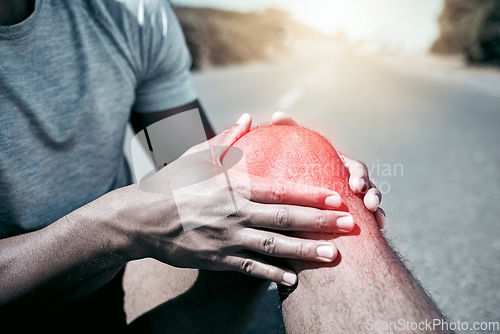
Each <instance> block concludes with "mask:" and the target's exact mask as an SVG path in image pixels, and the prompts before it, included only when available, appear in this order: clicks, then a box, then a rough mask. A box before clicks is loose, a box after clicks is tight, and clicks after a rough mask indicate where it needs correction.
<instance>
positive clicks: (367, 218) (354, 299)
mask: <svg viewBox="0 0 500 334" xmlns="http://www.w3.org/2000/svg"><path fill="white" fill-rule="evenodd" d="M342 196H343V198H344V200H345V199H347V201H346V202H347V205H348V206H349V211H351V212H352V213H353V216H354V220H355V222H356V224H357V225H358V226H359V230H358V232H359V235H352V236H343V237H339V238H336V240H335V244H336V246H337V247H338V250H339V254H340V255H339V257H338V258H337V260H336V261H335V262H334V263H332V264H331V265H328V266H325V265H322V266H321V267H318V266H317V265H314V264H311V263H305V262H299V261H294V262H292V263H291V265H292V266H293V268H294V269H295V270H296V271H297V272H299V275H298V277H299V280H298V281H299V283H298V285H297V286H296V288H295V289H294V290H292V289H289V290H285V289H283V288H281V289H280V295H281V298H282V306H283V318H284V321H285V327H286V329H287V333H289V334H293V333H305V332H308V333H365V332H374V331H375V332H377V331H376V330H375V328H379V329H384V330H383V331H382V332H384V333H391V332H405V331H406V332H415V331H414V330H413V331H412V330H411V327H409V326H410V325H411V326H414V324H415V323H422V325H421V326H424V324H425V322H426V320H427V323H429V322H430V323H432V322H433V321H435V320H434V319H436V321H437V319H440V321H442V320H443V316H442V315H441V314H440V312H439V310H438V309H437V307H436V306H435V305H434V303H433V302H432V300H430V298H429V297H428V296H427V295H426V293H425V292H424V291H423V289H422V288H421V287H420V285H419V284H418V282H417V281H416V280H415V279H414V278H413V276H412V275H411V274H410V273H409V272H408V270H407V269H406V268H405V266H404V265H403V264H402V263H401V261H400V260H399V259H398V257H397V256H396V255H395V254H394V252H393V251H392V250H391V248H390V247H389V246H388V244H387V242H386V241H385V239H384V238H383V237H382V235H381V233H380V232H379V231H378V228H377V227H376V226H377V225H376V222H375V220H374V219H373V215H372V214H371V213H369V212H367V210H366V209H364V205H363V202H362V201H361V200H360V199H359V198H357V197H354V196H353V195H351V196H348V195H347V194H342ZM321 237H322V238H323V239H325V238H328V236H326V235H323V236H321ZM330 238H331V236H330ZM400 319H402V320H400ZM401 321H403V322H404V324H402V323H401ZM406 321H409V322H413V323H414V324H410V325H407V324H406ZM390 322H393V324H390ZM396 325H397V326H403V327H397V326H396ZM375 326H377V327H375ZM387 326H392V327H387ZM420 328H421V330H419V331H418V332H419V333H426V332H429V333H431V332H432V333H436V332H438V333H439V332H441V331H440V329H441V327H435V328H434V327H432V328H429V327H427V328H425V327H420ZM443 332H445V331H443Z"/></svg>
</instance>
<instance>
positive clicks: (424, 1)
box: [172, 0, 444, 52]
mask: <svg viewBox="0 0 500 334" xmlns="http://www.w3.org/2000/svg"><path fill="white" fill-rule="evenodd" d="M443 2H444V0H172V3H174V4H175V5H185V6H206V7H215V8H222V9H228V10H238V11H243V12H248V11H256V10H263V9H266V8H277V9H281V10H284V11H287V12H289V13H290V14H291V15H292V17H293V18H294V19H296V20H298V21H300V22H303V23H306V24H308V25H310V26H313V27H315V28H317V29H318V30H321V31H323V32H326V33H330V34H335V33H338V32H341V31H342V32H343V33H345V35H346V36H347V37H348V39H349V40H350V41H352V42H357V41H360V40H365V41H370V42H372V43H374V44H377V45H385V46H386V47H389V48H391V49H395V50H400V51H408V52H425V51H427V50H428V48H429V47H430V46H431V44H432V42H433V41H434V40H435V39H436V38H437V37H438V36H439V26H438V23H437V17H438V16H439V14H440V12H441V10H442V8H443Z"/></svg>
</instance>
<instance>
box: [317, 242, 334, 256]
mask: <svg viewBox="0 0 500 334" xmlns="http://www.w3.org/2000/svg"><path fill="white" fill-rule="evenodd" d="M316 254H318V256H319V257H322V258H325V259H332V258H333V254H334V251H333V246H331V245H323V246H319V247H318V248H316Z"/></svg>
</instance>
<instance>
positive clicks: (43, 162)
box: [0, 0, 196, 238]
mask: <svg viewBox="0 0 500 334" xmlns="http://www.w3.org/2000/svg"><path fill="white" fill-rule="evenodd" d="M190 63H191V59H190V57H189V53H188V50H187V48H186V45H185V41H184V37H183V35H182V32H181V29H180V27H179V23H178V21H177V19H176V18H175V15H174V14H173V11H172V8H171V7H170V5H169V4H168V1H167V0H163V1H162V0H121V1H118V0H76V1H74V0H71V1H67V0H37V1H36V4H35V11H34V12H33V13H32V14H31V15H30V16H29V17H28V18H27V19H26V20H24V21H23V22H21V23H19V24H16V25H12V26H0V238H3V237H8V236H12V235H16V234H20V233H24V232H28V231H32V230H35V229H39V228H42V227H44V226H46V225H48V224H50V223H52V222H54V221H55V220H57V219H59V218H60V217H62V216H64V215H66V214H68V213H69V212H71V211H73V210H75V209H77V208H78V207H81V206H82V205H84V204H86V203H88V202H90V201H92V200H94V199H96V198H97V197H99V196H101V195H103V194H105V193H106V192H108V191H110V190H112V189H115V188H117V187H120V186H124V185H126V184H128V183H129V182H130V172H129V170H128V167H127V163H126V161H125V158H124V155H123V152H122V143H123V138H124V133H125V128H126V124H127V122H128V120H129V115H130V111H131V109H134V110H136V111H138V112H153V111H160V110H164V109H169V108H173V107H176V106H180V105H183V104H186V103H188V102H191V101H193V100H195V99H196V94H195V92H194V90H193V88H192V86H191V83H190V78H189V67H190Z"/></svg>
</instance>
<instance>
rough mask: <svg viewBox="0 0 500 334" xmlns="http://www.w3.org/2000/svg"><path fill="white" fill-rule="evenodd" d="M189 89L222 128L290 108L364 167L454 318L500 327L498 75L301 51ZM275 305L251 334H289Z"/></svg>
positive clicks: (220, 72) (417, 267) (222, 72)
mask: <svg viewBox="0 0 500 334" xmlns="http://www.w3.org/2000/svg"><path fill="white" fill-rule="evenodd" d="M193 80H194V84H195V86H196V88H197V90H198V92H199V95H200V100H201V101H202V103H203V105H204V107H205V109H206V110H207V111H208V113H209V117H210V119H211V121H212V123H213V125H214V126H215V127H216V129H217V130H222V129H223V128H225V127H227V126H229V125H231V124H233V123H234V122H235V121H236V120H237V119H238V117H239V115H240V114H241V113H243V112H249V113H250V114H251V115H252V116H253V118H254V120H255V123H260V122H264V121H269V120H270V116H271V113H272V112H273V111H274V110H278V109H281V110H286V111H287V112H288V113H289V114H291V115H292V116H293V117H294V118H295V119H296V120H297V121H298V122H300V123H302V124H304V125H306V126H308V127H310V128H313V129H315V130H317V131H319V132H320V133H322V134H323V135H326V136H327V137H328V138H330V139H331V140H333V141H334V142H335V143H336V146H337V149H338V150H340V151H342V152H344V153H346V154H348V155H350V156H352V157H355V158H358V159H360V160H362V161H364V162H366V163H367V165H368V167H369V168H370V170H371V175H372V177H373V178H374V180H375V181H376V184H377V185H378V186H379V188H380V189H381V190H382V192H383V193H384V200H383V207H384V209H385V210H386V211H387V214H388V223H387V228H386V231H387V236H388V238H389V239H391V240H392V243H393V244H394V245H395V246H396V248H397V249H398V251H399V252H400V253H401V254H402V256H403V257H404V258H405V259H407V260H408V261H409V267H410V268H411V270H412V271H413V272H414V274H415V275H416V277H417V278H418V279H419V280H420V281H421V283H422V285H423V286H424V287H425V288H426V289H427V290H428V291H429V293H430V294H431V295H432V297H433V298H434V299H435V301H436V302H437V303H438V305H439V306H440V307H441V309H442V310H443V312H444V313H445V314H446V316H447V317H448V318H449V320H450V321H453V322H457V321H460V322H461V326H464V325H463V323H464V322H465V323H467V324H468V325H469V326H470V327H471V326H473V323H474V322H483V321H486V322H493V321H496V322H498V321H500V284H499V283H500V221H499V220H500V219H499V218H500V190H499V189H500V188H499V186H500V148H499V144H500V75H498V74H491V73H488V74H485V73H482V72H479V73H476V72H474V71H456V70H455V69H453V68H452V69H450V68H443V67H440V66H431V65H429V64H422V63H421V62H418V61H417V60H415V61H413V60H412V58H405V59H403V60H401V59H392V60H391V57H380V56H373V55H366V54H360V53H353V52H347V51H343V50H342V49H338V48H334V47H325V46H318V45H312V44H311V45H305V44H304V45H301V46H300V47H298V48H297V50H296V51H295V53H294V54H293V55H290V56H287V57H283V58H281V59H280V60H276V61H274V62H273V63H270V64H254V65H247V66H241V67H229V68H224V69H217V70H209V71H206V72H201V73H197V74H195V75H194V78H193ZM374 265H376V264H374ZM276 298H277V297H276V290H270V291H269V293H268V295H267V296H266V301H265V302H264V303H263V304H262V305H261V309H260V311H259V312H258V313H257V314H256V316H255V318H254V321H253V322H252V324H251V325H250V328H249V329H248V330H247V333H248V334H249V333H280V332H281V330H282V329H280V326H281V323H280V316H279V312H278V311H279V310H278V301H277V299H276ZM462 329H463V327H462ZM457 332H458V333H469V332H470V331H468V330H457ZM477 332H478V333H493V332H494V331H487V330H486V331H477Z"/></svg>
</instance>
